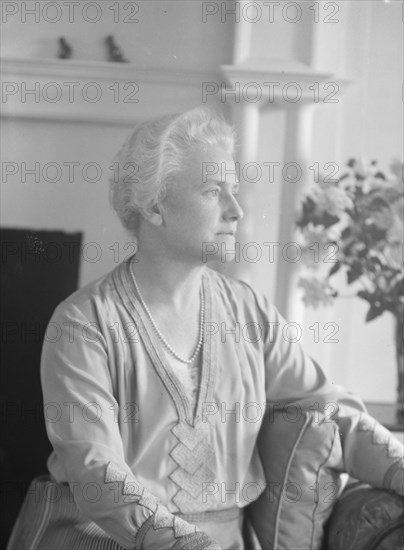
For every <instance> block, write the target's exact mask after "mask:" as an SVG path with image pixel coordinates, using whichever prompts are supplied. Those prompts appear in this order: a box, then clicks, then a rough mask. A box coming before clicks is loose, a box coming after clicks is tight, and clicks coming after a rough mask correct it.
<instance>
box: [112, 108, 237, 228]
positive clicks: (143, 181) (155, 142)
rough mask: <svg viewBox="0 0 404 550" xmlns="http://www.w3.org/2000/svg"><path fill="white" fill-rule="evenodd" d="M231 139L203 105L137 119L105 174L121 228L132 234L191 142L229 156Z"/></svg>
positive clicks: (163, 191)
mask: <svg viewBox="0 0 404 550" xmlns="http://www.w3.org/2000/svg"><path fill="white" fill-rule="evenodd" d="M234 142H235V134H234V130H233V127H232V126H230V125H229V124H228V123H227V122H226V121H225V120H224V118H223V117H222V116H221V115H219V114H217V113H215V112H214V111H212V110H210V109H209V108H207V107H197V108H195V109H192V110H190V111H187V112H185V113H182V114H175V115H166V116H163V117H159V118H155V119H151V120H146V121H144V122H142V123H140V124H139V125H138V126H137V127H136V129H135V131H134V132H133V133H132V134H131V135H130V136H129V137H128V138H127V140H126V141H125V143H124V144H123V146H122V148H121V150H120V151H119V152H118V154H117V155H116V156H115V158H114V162H115V167H116V170H114V172H113V173H114V175H113V176H112V177H111V178H110V201H111V204H112V206H113V208H114V210H115V212H116V213H117V215H118V217H119V219H120V220H121V222H122V224H123V226H124V227H125V228H126V229H127V230H128V231H129V232H130V233H131V234H132V235H133V236H134V237H136V234H137V232H138V229H139V224H140V220H141V218H142V211H143V209H145V208H150V207H152V206H154V205H155V204H157V203H159V202H160V201H161V200H163V199H164V197H165V196H166V193H167V184H168V183H169V182H170V181H172V178H173V176H175V174H177V173H179V172H181V170H182V169H183V165H184V161H185V160H186V159H187V157H189V154H190V152H191V150H192V149H193V148H194V147H195V146H198V145H199V146H205V147H209V146H213V147H221V148H222V149H224V150H225V151H226V152H228V153H230V154H233V153H234Z"/></svg>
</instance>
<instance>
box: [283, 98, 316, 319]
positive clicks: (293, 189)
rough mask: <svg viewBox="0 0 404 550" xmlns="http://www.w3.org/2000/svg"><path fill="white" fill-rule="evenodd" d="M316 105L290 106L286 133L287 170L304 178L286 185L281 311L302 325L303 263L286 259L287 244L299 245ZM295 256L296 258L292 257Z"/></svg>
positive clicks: (292, 176) (285, 183)
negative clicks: (300, 275) (297, 170)
mask: <svg viewBox="0 0 404 550" xmlns="http://www.w3.org/2000/svg"><path fill="white" fill-rule="evenodd" d="M312 107H313V106H312V105H309V104H299V105H298V104H294V105H293V106H289V107H288V109H287V115H286V132H285V136H286V139H285V147H284V151H285V153H284V166H285V165H287V164H288V163H296V165H297V166H298V167H300V169H301V171H302V174H301V177H300V178H299V180H298V181H296V182H295V183H292V182H291V181H288V180H287V179H283V181H282V198H281V208H280V210H281V211H280V216H279V236H280V239H279V240H280V246H279V260H278V270H277V295H278V298H277V304H276V305H277V307H278V308H279V310H280V312H281V313H282V315H284V317H285V318H286V319H293V320H294V321H297V322H300V321H301V320H302V317H303V306H302V301H301V299H300V297H299V296H298V290H297V280H298V274H297V272H298V266H299V262H296V263H293V262H292V261H287V259H286V260H285V259H284V256H285V253H286V252H287V249H286V248H284V247H285V245H286V244H287V243H291V242H295V234H296V233H295V226H294V223H295V217H296V211H297V209H298V205H299V197H300V196H301V195H302V193H303V192H304V188H305V187H306V186H307V184H308V179H309V177H310V173H309V166H310V164H311V149H312V125H313V124H312V122H313V119H312V114H313V113H312ZM288 173H289V174H290V176H289V177H290V178H294V174H295V170H294V169H293V167H292V166H291V167H290V169H289V170H288ZM282 252H283V253H282ZM290 252H291V253H290V255H289V256H290V257H292V258H293V257H294V252H295V249H294V247H291V248H290ZM292 253H293V254H292Z"/></svg>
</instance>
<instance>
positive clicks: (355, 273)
mask: <svg viewBox="0 0 404 550" xmlns="http://www.w3.org/2000/svg"><path fill="white" fill-rule="evenodd" d="M361 275H362V266H361V264H358V263H355V264H354V265H353V266H352V267H351V269H350V270H349V271H348V273H347V281H348V284H349V285H350V284H351V283H353V282H354V281H356V279H358V278H359V277H360V276H361Z"/></svg>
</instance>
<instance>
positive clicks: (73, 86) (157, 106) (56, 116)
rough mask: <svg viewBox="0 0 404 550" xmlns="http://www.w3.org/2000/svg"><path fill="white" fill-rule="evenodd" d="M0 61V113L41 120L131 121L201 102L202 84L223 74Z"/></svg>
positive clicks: (96, 64) (98, 64)
mask: <svg viewBox="0 0 404 550" xmlns="http://www.w3.org/2000/svg"><path fill="white" fill-rule="evenodd" d="M0 62H1V69H2V74H3V78H2V114H3V116H5V117H17V118H29V119H42V120H65V121H72V122H94V123H102V124H123V125H131V124H133V122H134V121H136V120H139V118H145V117H148V116H156V115H159V114H165V113H169V112H177V111H181V110H185V109H187V108H192V107H194V106H195V105H198V104H200V103H202V84H203V83H204V82H217V81H220V80H221V79H222V78H223V77H221V76H220V75H219V74H215V73H213V72H207V71H200V70H197V69H192V70H189V69H177V68H147V67H139V66H137V65H134V64H132V63H113V62H103V61H84V60H70V59H68V60H64V59H18V58H3V59H1V61H0ZM32 90H33V92H32ZM30 92H31V93H30Z"/></svg>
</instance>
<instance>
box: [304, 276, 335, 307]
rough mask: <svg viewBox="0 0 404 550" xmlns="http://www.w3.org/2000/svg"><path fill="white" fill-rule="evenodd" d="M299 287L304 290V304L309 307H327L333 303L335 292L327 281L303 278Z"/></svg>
mask: <svg viewBox="0 0 404 550" xmlns="http://www.w3.org/2000/svg"><path fill="white" fill-rule="evenodd" d="M298 286H300V287H302V288H303V290H304V296H303V302H304V303H305V304H306V305H307V306H312V307H314V308H317V307H318V306H319V305H321V304H323V305H325V306H327V305H330V304H332V303H333V291H332V288H331V287H330V285H329V283H328V282H327V281H326V280H318V279H316V278H315V277H310V278H305V277H301V278H300V279H299V282H298Z"/></svg>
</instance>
